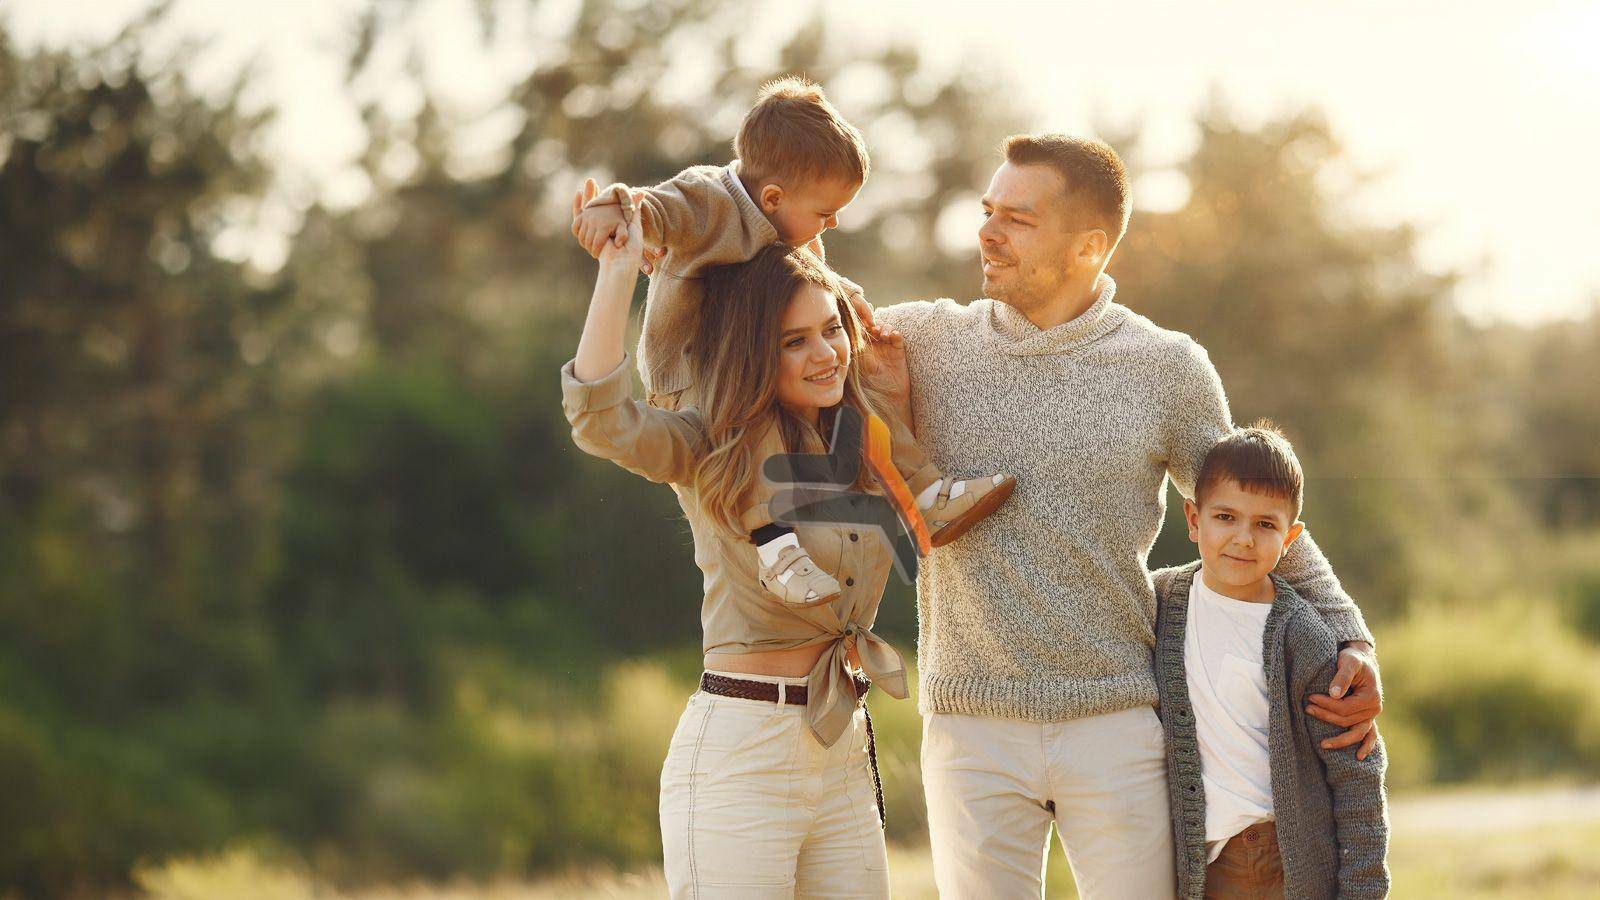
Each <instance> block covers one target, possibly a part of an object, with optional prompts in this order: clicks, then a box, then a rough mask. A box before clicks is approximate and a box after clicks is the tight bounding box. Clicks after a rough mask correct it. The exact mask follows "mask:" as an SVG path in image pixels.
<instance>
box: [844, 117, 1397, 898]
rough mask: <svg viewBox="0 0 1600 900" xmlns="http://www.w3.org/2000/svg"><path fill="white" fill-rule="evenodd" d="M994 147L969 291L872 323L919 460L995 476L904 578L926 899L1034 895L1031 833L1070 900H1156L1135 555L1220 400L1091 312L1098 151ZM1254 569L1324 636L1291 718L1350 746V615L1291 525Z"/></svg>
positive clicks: (1036, 855) (1153, 789) (1358, 627)
mask: <svg viewBox="0 0 1600 900" xmlns="http://www.w3.org/2000/svg"><path fill="white" fill-rule="evenodd" d="M1005 150H1006V161H1005V163H1004V164H1002V165H1001V166H1000V169H999V170H998V171H997V172H996V173H995V175H994V178H993V180H992V181H991V182H990V185H989V190H988V192H987V194H986V195H985V196H984V199H983V209H984V217H985V221H984V224H983V226H982V228H981V229H980V231H979V239H980V243H981V248H982V252H983V272H984V285H983V286H984V293H985V295H986V296H987V297H988V298H990V299H983V300H977V301H974V302H972V303H971V304H968V305H966V306H962V305H959V304H956V303H955V302H954V301H951V300H940V301H938V302H935V303H927V302H913V303H903V304H899V305H896V306H892V307H887V308H884V309H880V310H877V311H876V319H877V323H878V324H879V325H887V326H890V327H892V328H894V329H897V330H898V331H899V332H900V333H901V334H903V335H904V338H905V344H906V347H907V363H908V366H909V370H910V373H911V376H912V378H911V381H912V396H911V404H912V410H913V413H914V417H915V422H916V430H917V435H918V438H919V439H920V441H921V442H922V445H923V448H924V449H925V450H926V452H927V453H928V455H929V456H930V458H932V459H933V460H934V462H936V463H937V464H939V465H940V466H941V467H942V468H944V469H945V470H946V471H949V472H957V473H959V472H963V471H975V470H977V469H978V468H979V467H982V466H987V467H990V468H995V467H997V468H999V469H1000V470H1002V471H1006V472H1009V473H1012V474H1014V475H1015V476H1016V478H1017V480H1018V488H1017V491H1016V494H1015V496H1013V497H1012V499H1011V501H1010V503H1009V504H1007V505H1006V506H1004V507H1002V508H1001V509H1000V510H999V511H998V512H996V513H995V514H994V515H993V516H992V517H991V518H990V519H989V520H988V521H986V522H984V523H982V524H981V525H979V526H977V527H975V528H974V529H973V530H972V531H971V532H969V533H968V535H967V536H966V537H965V538H964V539H963V540H962V541H961V542H960V543H959V544H955V545H952V546H950V547H947V548H944V549H941V550H940V551H939V552H938V553H935V554H933V555H932V556H931V557H929V558H928V559H927V560H926V562H925V564H924V565H923V567H922V571H921V574H920V576H919V579H918V592H917V595H918V621H919V634H918V656H919V664H920V669H921V673H920V674H921V698H922V700H921V705H922V713H923V716H924V723H923V724H924V728H923V743H922V776H923V783H924V787H925V789H926V792H927V800H928V827H929V833H930V837H931V840H932V849H933V858H934V874H935V879H936V881H937V884H938V888H939V892H940V895H941V896H943V897H946V898H959V897H1021V896H1039V895H1040V894H1041V892H1042V883H1043V866H1042V860H1043V859H1044V850H1045V848H1046V846H1047V841H1048V838H1049V828H1050V824H1051V823H1052V822H1054V823H1055V825H1056V828H1057V830H1058V831H1059V833H1060V834H1061V836H1062V842H1063V843H1064V844H1065V846H1066V851H1067V857H1068V860H1069V861H1070V862H1071V864H1072V868H1073V873H1074V876H1075V878H1076V880H1077V884H1078V889H1079V891H1080V892H1081V893H1082V894H1083V896H1085V897H1092V898H1100V897H1136V898H1151V897H1162V896H1172V895H1173V893H1174V890H1175V876H1174V862H1173V843H1172V830H1173V822H1172V819H1171V814H1170V810H1169V804H1168V799H1167V763H1166V760H1165V759H1164V756H1163V752H1162V731H1161V725H1160V722H1159V720H1158V719H1157V717H1156V712H1155V709H1154V706H1155V703H1156V685H1155V678H1154V674H1153V672H1152V662H1151V658H1152V657H1151V648H1152V646H1153V641H1154V632H1153V623H1154V617H1155V598H1154V593H1153V591H1152V588H1151V582H1150V575H1149V572H1148V569H1147V568H1146V559H1147V557H1148V554H1149V550H1150V547H1151V545H1152V544H1153V542H1154V541H1155V537H1156V534H1157V532H1158V531H1159V529H1160V525H1161V520H1162V515H1163V512H1164V509H1165V493H1164V492H1165V483H1166V479H1167V478H1169V477H1170V478H1171V479H1172V481H1173V483H1174V484H1176V485H1177V487H1178V489H1179V491H1180V492H1181V493H1183V494H1184V495H1185V496H1186V497H1192V496H1193V493H1194V480H1195V476H1196V473H1197V472H1198V469H1199V467H1200V463H1201V461H1202V460H1203V459H1204V457H1205V454H1206V451H1207V450H1208V449H1209V448H1210V447H1211V445H1212V444H1213V443H1214V442H1215V441H1216V440H1217V439H1218V438H1219V437H1221V436H1222V435H1223V434H1225V433H1227V432H1228V431H1229V430H1230V429H1231V428H1232V422H1231V419H1230V417H1229V413H1228V406H1227V399H1226V397H1225V396H1224V394H1223V390H1222V385H1221V382H1220V380H1219V379H1218V377H1217V374H1216V371H1215V369H1214V368H1213V367H1212V365H1211V362H1210V360H1209V358H1208V357H1207V356H1206V352H1205V350H1204V349H1203V348H1201V347H1200V346H1199V345H1198V344H1196V343H1195V342H1194V341H1193V340H1191V339H1190V338H1189V337H1188V336H1187V335H1183V334H1179V333H1176V332H1171V331H1166V330H1163V329H1161V328H1158V327H1157V326H1156V325H1154V324H1153V323H1151V322H1150V321H1149V320H1148V319H1146V318H1144V317H1143V316H1140V315H1138V314H1136V313H1134V312H1132V311H1131V310H1129V309H1128V308H1127V307H1125V306H1122V305H1120V304H1118V303H1115V302H1114V300H1113V297H1114V294H1115V290H1116V285H1115V284H1114V282H1112V280H1111V279H1110V278H1109V277H1106V276H1105V275H1104V270H1105V267H1106V264H1107V262H1108V261H1109V260H1110V259H1111V255H1112V253H1113V251H1115V249H1116V246H1117V243H1118V241H1119V240H1121V238H1122V235H1123V233H1124V231H1125V230H1126V228H1127V222H1128V214H1129V196H1128V184H1127V174H1126V172H1125V170H1124V168H1123V166H1122V162H1121V160H1120V159H1118V158H1117V156H1116V154H1115V153H1114V152H1113V151H1112V150H1111V148H1109V147H1107V146H1106V145H1104V144H1102V143H1100V142H1097V141H1089V140H1081V139H1077V138H1071V137H1066V136H1062V135H1034V136H1030V135H1019V136H1016V137H1012V138H1011V139H1009V140H1008V141H1007V142H1006V147H1005ZM984 470H985V471H987V469H984ZM1277 573H1278V574H1279V575H1281V576H1283V577H1285V578H1286V579H1287V580H1288V581H1290V582H1291V583H1292V584H1293V585H1294V586H1295V588H1296V590H1297V591H1298V592H1299V593H1300V594H1301V595H1302V596H1304V597H1305V598H1306V599H1308V600H1309V601H1310V602H1311V603H1312V605H1313V606H1315V607H1316V608H1317V610H1318V612H1319V613H1320V614H1321V615H1322V616H1323V618H1324V619H1325V620H1326V621H1327V622H1328V624H1329V625H1330V626H1331V628H1332V630H1333V632H1334V634H1335V635H1336V636H1337V637H1338V639H1339V640H1340V641H1341V642H1343V646H1344V650H1342V651H1341V654H1340V660H1339V669H1338V674H1337V675H1336V676H1335V678H1334V684H1333V685H1331V686H1330V694H1331V697H1320V699H1314V706H1313V710H1314V711H1313V713H1312V714H1313V715H1318V716H1319V717H1320V718H1325V719H1327V720H1328V721H1332V722H1335V723H1336V724H1340V725H1347V726H1348V725H1354V726H1355V727H1353V728H1351V729H1350V730H1349V731H1347V732H1346V733H1345V734H1344V735H1342V736H1341V737H1340V738H1339V739H1337V740H1338V743H1339V745H1340V746H1348V745H1350V744H1353V743H1356V742H1357V741H1363V740H1365V741H1367V742H1368V743H1367V745H1366V746H1363V748H1362V749H1361V751H1360V752H1362V754H1363V755H1364V754H1365V752H1366V750H1367V749H1369V748H1370V741H1371V740H1373V739H1374V738H1375V736H1376V732H1374V731H1372V725H1371V721H1370V720H1371V719H1372V718H1373V717H1375V716H1376V714H1377V712H1378V709H1379V708H1380V706H1381V702H1380V699H1379V688H1378V680H1377V671H1376V663H1375V661H1374V659H1373V657H1372V653H1371V650H1372V647H1371V635H1370V633H1369V632H1368V631H1367V629H1366V625H1365V623H1364V621H1363V620H1362V617H1361V613H1360V611H1359V610H1357V609H1356V607H1355V605H1354V604H1353V603H1352V602H1351V600H1350V598H1349V597H1348V596H1346V595H1345V594H1344V592H1343V590H1342V589H1341V588H1340V586H1339V582H1338V579H1337V578H1335V577H1334V575H1333V572H1332V571H1331V570H1330V568H1329V566H1328V563H1327V561H1326V559H1324V558H1323V556H1322V554H1321V552H1320V551H1319V550H1318V549H1317V547H1316V545H1315V544H1314V543H1313V542H1312V541H1311V538H1310V536H1309V535H1306V536H1303V537H1301V538H1300V539H1299V540H1298V541H1296V542H1295V544H1294V545H1293V547H1292V548H1291V550H1290V551H1289V553H1288V554H1287V555H1286V556H1285V557H1284V560H1283V562H1282V563H1280V565H1279V567H1278V569H1277ZM1347 688H1349V689H1350V690H1349V691H1348V692H1347V690H1346V689H1347ZM1334 698H1341V699H1334ZM1173 714H1179V713H1173Z"/></svg>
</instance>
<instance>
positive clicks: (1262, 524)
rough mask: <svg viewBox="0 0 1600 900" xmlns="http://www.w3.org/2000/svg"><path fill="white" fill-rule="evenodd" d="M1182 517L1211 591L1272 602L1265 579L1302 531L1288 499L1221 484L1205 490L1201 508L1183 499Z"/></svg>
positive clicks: (1228, 482)
mask: <svg viewBox="0 0 1600 900" xmlns="http://www.w3.org/2000/svg"><path fill="white" fill-rule="evenodd" d="M1183 513H1184V517H1185V518H1187V519H1188V520H1189V540H1191V541H1194V542H1195V543H1196V544H1199V545H1200V564H1201V566H1202V567H1203V568H1204V570H1205V579H1206V584H1207V585H1208V586H1209V587H1210V588H1211V589H1212V590H1214V591H1216V592H1218V593H1220V594H1224V595H1226V596H1229V597H1234V598H1236V599H1240V600H1247V599H1255V600H1261V599H1266V600H1270V599H1271V593H1272V591H1271V583H1270V582H1269V581H1267V580H1266V579H1267V575H1268V574H1269V573H1271V572H1272V570H1273V569H1275V568H1277V566H1278V560H1279V559H1281V558H1282V557H1283V554H1284V551H1286V550H1288V549H1289V545H1290V544H1292V543H1294V539H1295V538H1297V537H1299V536H1300V532H1301V531H1302V530H1304V528H1305V526H1304V525H1303V524H1301V523H1300V522H1296V521H1295V518H1294V502H1293V501H1292V500H1289V499H1288V498H1286V497H1272V496H1269V495H1267V494H1257V493H1252V492H1250V491H1247V490H1245V489H1244V488H1243V487H1242V486H1240V484H1239V482H1238V481H1235V480H1233V479H1225V480H1223V481H1220V482H1218V483H1216V484H1214V485H1212V486H1211V487H1210V488H1209V489H1208V490H1207V491H1206V496H1205V499H1204V500H1203V501H1201V504H1200V506H1198V507H1196V506H1195V504H1194V501H1191V500H1185V501H1184V503H1183Z"/></svg>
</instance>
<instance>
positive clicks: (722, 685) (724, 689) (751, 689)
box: [700, 672, 888, 827]
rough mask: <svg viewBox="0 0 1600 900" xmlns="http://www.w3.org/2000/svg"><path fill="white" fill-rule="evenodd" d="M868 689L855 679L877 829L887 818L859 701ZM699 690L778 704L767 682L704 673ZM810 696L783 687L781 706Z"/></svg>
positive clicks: (799, 687) (873, 745) (801, 688)
mask: <svg viewBox="0 0 1600 900" xmlns="http://www.w3.org/2000/svg"><path fill="white" fill-rule="evenodd" d="M871 687H872V682H870V681H868V680H867V679H865V678H857V679H855V688H856V702H858V703H860V704H861V712H862V713H863V714H864V715H865V716H866V718H867V762H868V763H869V764H870V765H871V768H872V790H873V793H875V794H876V795H877V797H878V825H879V826H880V827H882V826H883V825H884V824H885V823H887V822H888V816H887V815H886V814H885V813H884V810H883V779H882V778H880V777H879V776H878V741H877V738H876V737H875V736H874V735H873V733H872V713H870V712H867V704H866V701H864V700H862V698H863V697H865V696H866V695H867V690H868V689H869V688H871ZM700 690H702V691H705V692H706V693H708V694H716V695H717V696H719V697H737V698H739V699H741V700H765V701H766V702H768V703H777V702H778V685H776V684H773V683H772V682H770V681H746V680H744V679H743V678H729V677H727V676H726V675H713V674H711V673H710V672H704V673H702V674H701V675H700ZM809 693H810V692H809V691H807V690H806V686H805V685H803V684H785V685H783V702H784V703H792V704H794V705H796V706H804V705H805V704H806V700H807V698H808V696H809Z"/></svg>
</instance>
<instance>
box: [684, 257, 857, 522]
mask: <svg viewBox="0 0 1600 900" xmlns="http://www.w3.org/2000/svg"><path fill="white" fill-rule="evenodd" d="M704 278H705V299H704V302H703V303H702V304H701V307H700V317H699V325H698V327H697V328H696V331H695V335H694V338H693V340H692V341H691V343H690V345H689V351H690V360H691V365H692V367H693V369H694V383H695V384H696V385H697V388H698V390H699V395H700V396H699V406H700V412H701V415H702V417H703V419H704V424H705V434H706V439H707V442H708V444H709V446H710V452H709V453H707V454H706V455H705V456H704V457H702V458H701V460H700V463H699V465H698V467H697V468H696V470H695V476H694V487H695V493H696V495H697V496H698V497H699V501H700V505H701V507H702V508H703V509H704V510H705V512H706V514H707V516H708V517H709V518H710V519H711V520H712V521H713V522H716V523H717V524H718V525H720V526H722V527H723V528H725V529H727V530H728V531H729V532H731V533H733V534H736V535H739V536H741V537H743V536H745V531H744V529H743V528H742V527H741V520H742V518H743V513H744V511H745V509H746V508H747V507H748V506H749V505H750V503H751V502H752V500H753V492H754V489H755V487H756V485H757V484H758V479H759V478H760V477H761V465H762V463H763V462H764V461H765V460H763V459H761V458H759V454H758V448H759V445H760V443H761V440H762V438H763V437H764V436H765V435H766V433H767V431H768V429H770V428H771V427H773V425H774V424H776V426H777V428H778V432H779V434H780V435H781V436H782V438H783V445H784V448H785V450H786V451H788V452H791V453H820V452H822V451H823V449H824V442H825V438H824V436H823V435H822V434H820V433H819V432H818V430H817V429H815V428H813V427H812V426H811V425H810V423H808V422H806V421H804V420H803V419H801V418H799V417H798V416H795V415H793V414H792V413H790V412H789V411H788V410H786V409H784V408H783V406H782V404H780V403H779V402H778V372H779V366H778V359H779V354H780V347H779V339H780V337H781V336H782V333H783V315H784V313H785V311H787V310H788V308H789V303H790V301H791V300H792V299H793V297H794V295H795V292H796V291H798V290H800V288H801V287H803V286H805V285H808V284H810V285H816V286H817V287H820V288H822V289H823V290H826V291H829V292H830V293H832V294H833V297H834V302H836V303H837V304H838V306H839V319H840V321H841V322H842V323H843V324H844V328H845V334H846V335H847V336H848V338H849V340H850V365H849V367H848V368H846V369H845V376H844V399H843V401H842V402H843V404H845V405H849V406H852V407H854V408H855V409H857V410H858V411H859V412H860V413H861V416H862V418H863V419H865V418H866V417H867V416H868V415H871V414H872V412H873V409H874V407H875V405H876V404H875V402H874V400H875V399H876V397H877V394H876V392H875V391H873V390H872V389H870V388H869V387H868V386H867V385H866V384H865V383H864V382H863V380H862V379H861V377H860V374H859V371H858V367H859V364H860V361H861V353H862V350H863V348H864V345H865V341H864V337H863V332H862V329H861V324H860V322H859V321H858V320H857V319H856V316H855V310H854V309H852V308H851V306H850V303H849V301H848V300H846V299H845V295H844V289H843V286H842V285H841V284H840V282H839V278H838V276H836V275H834V274H833V273H832V272H831V271H829V270H828V268H827V267H826V266H825V265H824V264H823V263H822V262H821V261H820V260H818V259H817V258H816V257H814V256H812V255H811V253H810V252H809V251H806V250H804V249H797V250H790V249H789V248H787V247H784V246H782V245H778V244H773V245H771V246H768V247H766V248H764V249H762V250H761V251H760V252H758V253H757V254H756V255H755V256H754V257H753V258H751V259H750V261H749V262H744V263H740V264H738V265H731V266H716V267H714V268H711V269H709V270H707V272H706V274H705V275H704ZM826 413H827V410H824V415H823V416H822V417H820V424H821V426H822V427H823V428H824V429H830V428H831V426H830V425H829V422H830V420H831V418H832V417H831V416H828V415H826ZM852 488H853V489H854V490H857V491H872V492H877V489H876V487H875V485H874V484H873V482H872V478H871V475H870V474H869V472H868V468H867V467H866V466H865V465H863V466H862V467H861V472H860V474H859V475H858V476H857V477H856V483H855V484H854V485H853V486H852Z"/></svg>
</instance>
